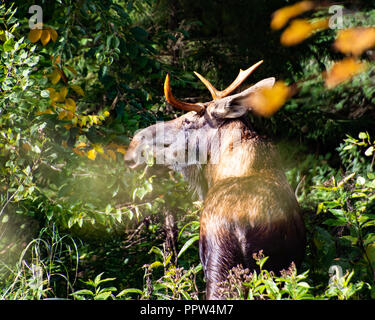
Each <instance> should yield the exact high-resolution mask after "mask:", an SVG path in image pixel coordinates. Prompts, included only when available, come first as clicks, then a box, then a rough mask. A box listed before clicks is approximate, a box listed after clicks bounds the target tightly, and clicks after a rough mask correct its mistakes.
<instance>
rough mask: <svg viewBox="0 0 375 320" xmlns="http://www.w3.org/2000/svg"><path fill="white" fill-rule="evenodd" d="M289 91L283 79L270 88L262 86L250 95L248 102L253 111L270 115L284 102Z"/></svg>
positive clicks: (262, 114)
mask: <svg viewBox="0 0 375 320" xmlns="http://www.w3.org/2000/svg"><path fill="white" fill-rule="evenodd" d="M290 93H291V90H290V88H289V87H288V86H287V85H286V84H285V83H284V82H283V81H277V82H276V83H275V85H274V86H273V87H272V88H263V89H261V90H259V91H257V92H255V93H254V94H253V95H251V96H250V97H249V100H250V101H249V104H250V105H251V108H252V109H253V112H254V113H256V114H258V115H261V116H263V117H270V116H272V115H273V114H274V113H275V112H276V111H277V110H279V109H280V108H281V107H282V106H283V105H284V104H285V102H286V101H287V99H288V97H289V96H290Z"/></svg>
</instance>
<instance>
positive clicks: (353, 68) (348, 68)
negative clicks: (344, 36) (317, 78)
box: [325, 58, 366, 89]
mask: <svg viewBox="0 0 375 320" xmlns="http://www.w3.org/2000/svg"><path fill="white" fill-rule="evenodd" d="M365 69H366V65H365V64H364V63H362V62H360V61H358V60H356V59H354V58H345V59H344V60H342V61H339V62H336V63H335V64H334V65H333V67H332V68H331V69H330V70H329V71H328V72H327V73H326V75H325V85H326V87H327V88H328V89H332V88H334V87H336V86H338V85H339V84H340V83H342V82H344V81H347V80H349V79H351V78H352V77H353V76H355V75H357V74H359V73H361V72H363V71H365Z"/></svg>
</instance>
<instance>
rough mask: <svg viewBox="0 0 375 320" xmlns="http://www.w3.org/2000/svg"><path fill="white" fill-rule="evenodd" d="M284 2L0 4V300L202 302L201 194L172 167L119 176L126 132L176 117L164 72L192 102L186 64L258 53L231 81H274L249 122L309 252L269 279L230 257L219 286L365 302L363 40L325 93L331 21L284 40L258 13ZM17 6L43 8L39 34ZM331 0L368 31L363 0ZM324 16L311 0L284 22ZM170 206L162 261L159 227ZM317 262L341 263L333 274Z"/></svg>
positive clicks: (368, 210)
mask: <svg viewBox="0 0 375 320" xmlns="http://www.w3.org/2000/svg"><path fill="white" fill-rule="evenodd" d="M295 2H297V1H287V0H272V1H242V0H234V1H230V2H228V1H213V0H212V1H211V0H207V1H204V2H198V1H187V0H179V1H178V0H159V1H154V0H148V1H138V0H135V1H131V0H130V1H127V0H79V1H73V0H71V1H69V0H59V1H47V0H41V1H31V0H30V1H29V0H26V1H15V2H14V3H8V2H7V3H6V4H2V5H1V6H0V67H1V68H0V82H1V89H0V164H1V166H0V295H1V297H2V298H3V299H42V298H46V297H62V298H70V299H92V298H95V299H110V298H112V299H128V298H140V297H141V298H145V299H147V298H158V299H195V298H202V297H203V290H204V280H203V274H202V271H201V266H200V264H199V257H198V250H197V240H198V238H199V235H198V232H199V222H198V221H199V210H200V205H201V203H199V202H196V199H195V198H194V197H193V195H192V194H191V192H190V190H189V189H188V188H187V186H186V185H185V183H184V181H183V178H182V177H181V176H180V175H178V174H173V173H171V174H170V175H166V176H163V177H155V176H150V175H148V174H147V173H146V172H133V171H130V170H128V169H127V168H125V166H124V164H123V160H122V158H123V154H124V153H125V150H126V146H127V145H128V143H129V140H130V139H131V137H132V136H133V134H134V132H135V131H136V130H138V129H140V128H143V127H145V126H148V125H150V124H153V123H155V122H156V121H161V120H167V119H171V118H173V117H175V116H178V115H180V114H181V113H180V111H178V110H172V109H171V108H170V107H169V106H168V105H166V104H165V102H164V98H163V92H162V88H163V81H164V78H165V76H166V74H167V73H169V74H170V77H171V79H172V85H173V91H174V93H175V95H176V96H178V97H179V98H181V99H187V100H188V101H198V100H200V101H202V100H203V101H206V100H208V99H209V95H208V92H207V90H206V89H204V87H203V86H202V84H201V83H199V82H198V81H197V79H196V77H195V76H194V74H193V71H198V72H199V73H201V74H202V75H205V76H206V77H207V78H208V79H210V81H211V82H212V83H214V84H215V86H217V87H220V88H223V87H225V86H226V85H228V84H229V83H230V82H231V81H232V80H233V79H234V78H235V77H236V75H237V74H238V71H239V69H241V68H242V69H243V68H246V67H248V66H250V65H252V64H253V63H255V62H257V61H259V60H261V59H263V60H264V63H263V65H262V67H261V68H259V69H258V70H257V71H256V72H255V73H254V75H252V76H251V79H249V80H248V81H247V82H246V86H248V85H249V84H250V83H254V82H256V81H258V80H260V79H262V78H265V77H270V76H275V77H276V78H277V79H281V80H284V81H285V82H286V83H288V84H289V85H290V86H291V87H293V88H294V95H293V97H292V98H291V99H289V100H288V101H287V102H286V104H285V105H284V106H283V108H282V109H280V111H279V112H278V113H276V114H275V115H274V116H273V117H272V118H267V119H265V118H260V117H255V116H252V115H250V116H249V117H250V118H251V121H252V122H253V123H254V126H255V127H256V129H257V130H258V131H259V132H261V133H262V134H266V135H268V136H271V137H272V138H273V139H274V140H275V141H276V142H277V144H278V146H279V149H280V151H281V153H282V155H283V161H284V163H285V169H286V172H287V177H288V179H289V181H290V183H291V184H292V186H293V187H294V188H295V190H296V195H297V197H298V199H299V202H300V204H301V207H302V209H303V212H304V219H305V222H306V225H307V228H308V248H307V254H306V258H305V261H304V263H303V265H302V267H301V270H294V269H293V268H291V269H290V270H288V271H286V272H285V273H283V274H282V276H281V277H275V276H274V275H272V274H269V273H268V272H267V271H266V269H267V262H266V260H265V258H263V257H262V256H259V257H257V259H258V262H259V264H260V265H261V266H262V271H261V272H260V273H259V274H258V275H252V277H250V278H249V277H247V276H246V277H245V276H244V274H243V273H241V270H234V271H233V273H232V274H231V277H230V278H229V279H228V283H227V286H228V287H229V288H233V287H238V286H240V285H241V280H244V279H245V280H247V282H248V284H247V286H249V287H250V288H251V290H250V293H251V296H250V297H252V298H257V299H263V298H270V299H280V298H286V299H304V298H325V299H328V298H333V299H349V298H355V299H363V298H374V297H375V283H374V281H375V273H374V270H375V230H374V226H375V212H374V208H375V206H374V199H375V193H374V189H375V174H374V171H373V164H374V155H375V153H374V148H375V141H374V139H375V132H374V128H375V126H374V125H375V107H374V102H375V96H374V93H375V89H374V70H375V68H374V51H373V50H372V49H373V48H370V49H369V50H366V51H364V52H363V54H362V55H361V56H360V57H359V58H360V59H361V60H362V61H364V62H366V63H367V69H366V70H365V71H363V72H362V73H360V74H359V75H357V76H356V77H352V78H350V79H349V80H348V81H345V82H343V83H341V84H340V85H338V86H336V87H335V88H332V89H328V88H327V86H326V85H325V72H327V70H329V69H330V68H331V67H332V65H333V63H334V61H339V60H341V59H343V58H344V57H345V54H343V53H340V52H339V51H338V50H336V49H335V48H334V47H333V42H334V41H335V39H336V38H337V34H338V30H337V29H331V28H327V29H325V30H323V31H319V32H316V33H315V34H313V35H312V36H311V37H309V38H308V39H306V40H305V41H303V42H301V43H299V44H298V45H295V46H284V45H282V44H281V43H280V36H281V34H282V32H283V30H281V31H275V30H272V29H271V27H270V22H271V17H272V14H273V13H274V12H275V11H276V10H278V9H280V8H282V7H285V6H286V5H290V4H292V3H295ZM32 5H39V6H40V7H41V8H42V10H43V30H41V31H40V33H39V31H34V32H33V31H30V28H29V21H30V18H31V17H32V15H33V13H29V8H30V7H31V6H32ZM342 6H343V7H344V8H345V10H344V20H343V21H344V26H343V27H344V28H346V29H348V28H351V27H359V26H363V27H371V26H374V24H375V5H374V4H371V3H369V1H365V0H357V1H344V2H343V3H342ZM331 16H332V13H329V4H328V3H326V2H324V3H323V2H322V3H321V4H320V6H317V7H316V8H315V9H314V10H310V11H307V12H305V13H302V15H301V16H300V17H299V18H306V19H319V18H324V17H326V18H329V17H331ZM151 165H152V164H151V163H150V166H151ZM171 213H172V215H173V216H174V217H175V219H176V221H177V224H176V228H177V230H175V232H177V233H176V235H177V238H178V242H177V244H178V248H177V252H175V254H174V256H173V255H171V254H170V250H168V249H170V248H168V243H167V241H166V240H165V239H166V238H168V237H169V236H170V234H169V233H168V228H167V227H166V226H165V216H166V215H170V214H171ZM172 251H173V250H172ZM177 255H178V259H176V256H177ZM176 260H177V261H176ZM333 265H337V266H339V268H336V267H335V268H336V269H335V268H333V269H334V270H339V271H340V270H342V271H343V273H342V274H340V276H339V277H338V278H337V279H336V280H335V281H333V280H332V279H333V278H332V274H331V275H330V272H329V270H333V269H332V266H333ZM340 268H341V269H340ZM330 276H331V280H332V281H331V282H330V283H331V284H330V285H327V283H328V281H329V279H330ZM258 280H259V281H258ZM234 298H244V297H243V296H241V294H239V295H238V296H234Z"/></svg>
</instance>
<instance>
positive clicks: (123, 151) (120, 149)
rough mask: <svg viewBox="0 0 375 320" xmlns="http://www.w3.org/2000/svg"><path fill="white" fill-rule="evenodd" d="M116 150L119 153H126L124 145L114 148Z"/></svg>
mask: <svg viewBox="0 0 375 320" xmlns="http://www.w3.org/2000/svg"><path fill="white" fill-rule="evenodd" d="M116 151H117V152H119V153H122V154H125V153H126V149H125V148H124V147H118V148H117V149H116Z"/></svg>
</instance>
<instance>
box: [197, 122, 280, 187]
mask: <svg viewBox="0 0 375 320" xmlns="http://www.w3.org/2000/svg"><path fill="white" fill-rule="evenodd" d="M219 134H220V135H221V137H220V148H219V149H218V151H217V152H219V154H218V155H217V154H216V155H215V154H214V155H211V158H212V156H214V158H215V157H216V158H215V159H217V162H216V163H210V162H209V163H208V164H207V166H206V167H205V168H204V171H205V172H204V175H205V177H206V180H207V185H208V188H210V187H211V186H213V185H214V184H216V183H219V182H220V181H222V180H225V179H227V178H233V177H247V176H250V175H254V174H256V175H259V174H264V173H265V172H266V171H267V172H278V171H279V169H281V168H280V162H279V161H277V160H278V156H277V152H276V150H275V147H274V146H273V145H272V144H271V143H270V142H269V141H268V140H267V139H265V138H262V137H261V136H259V135H258V134H257V133H256V132H255V131H254V130H252V129H251V128H250V127H249V126H248V125H247V124H246V123H245V122H244V121H243V120H231V121H228V122H226V123H224V124H223V125H222V126H221V127H220V129H219Z"/></svg>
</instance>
